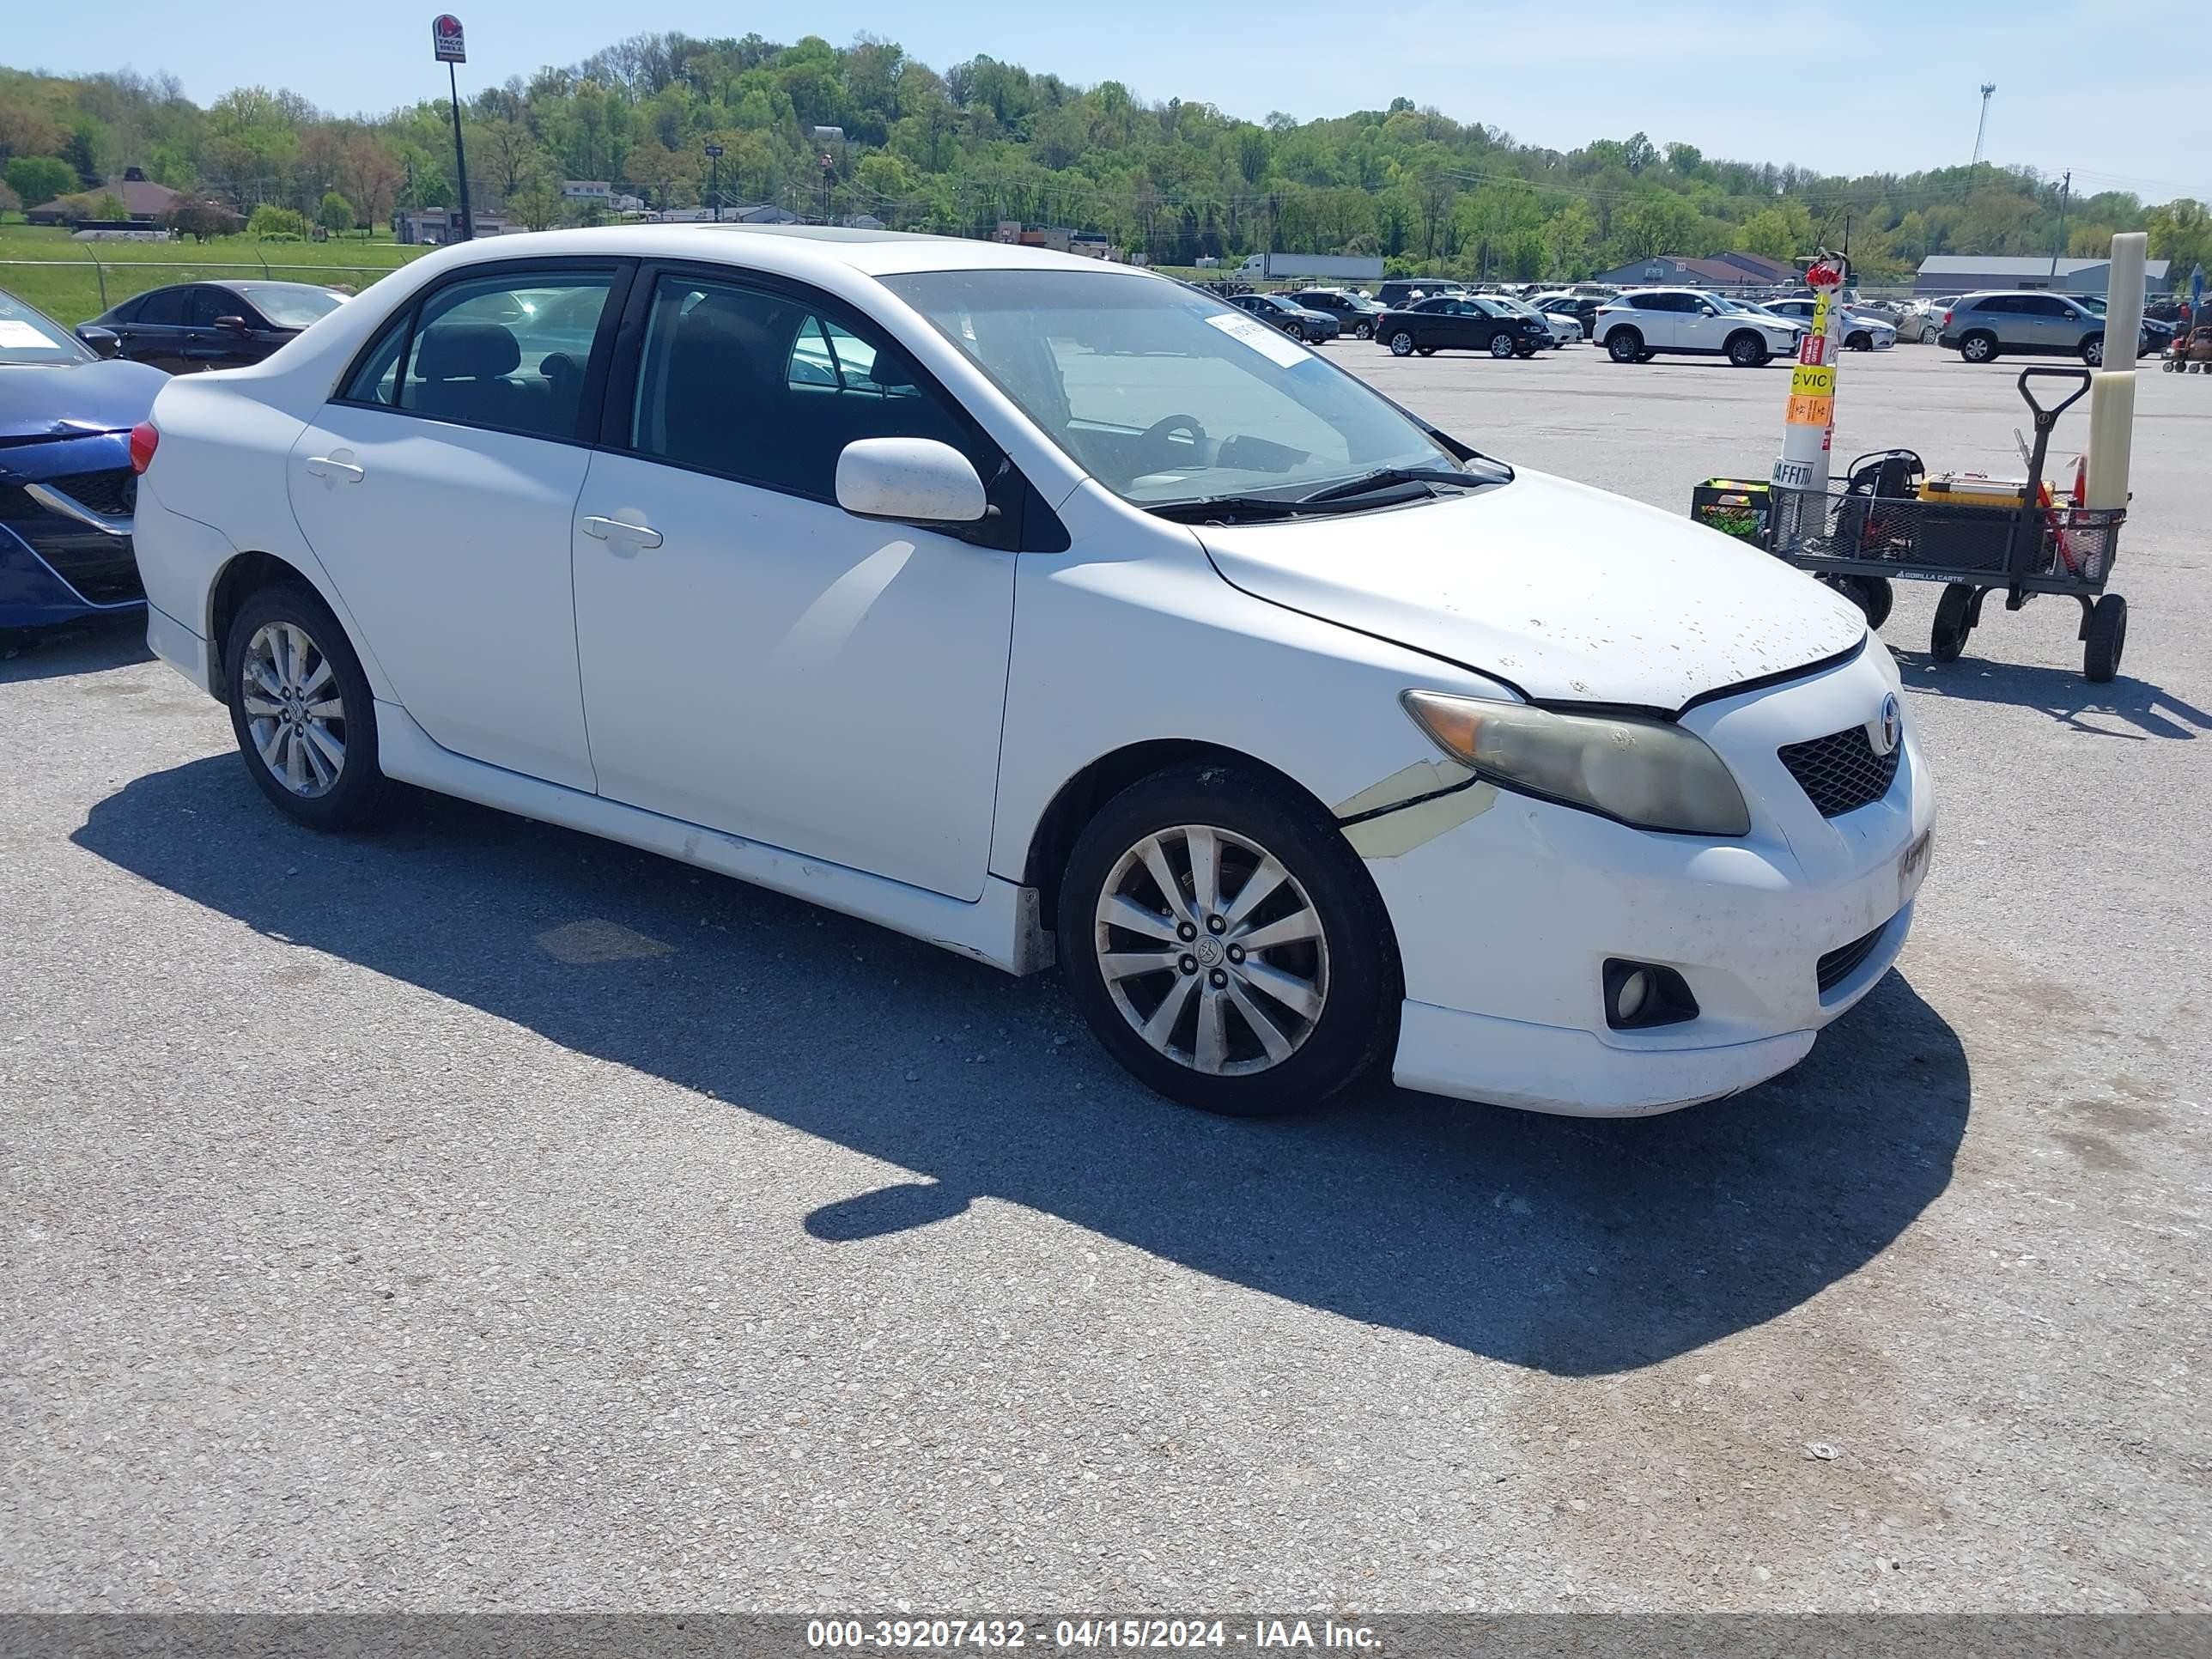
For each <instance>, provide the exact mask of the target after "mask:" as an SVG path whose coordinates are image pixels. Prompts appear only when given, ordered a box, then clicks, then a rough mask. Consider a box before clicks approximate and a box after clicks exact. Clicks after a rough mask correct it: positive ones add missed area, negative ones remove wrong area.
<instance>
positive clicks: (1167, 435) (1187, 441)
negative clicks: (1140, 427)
mask: <svg viewBox="0 0 2212 1659" xmlns="http://www.w3.org/2000/svg"><path fill="white" fill-rule="evenodd" d="M1179 432H1180V433H1183V434H1187V436H1186V437H1185V438H1184V439H1183V440H1182V441H1181V442H1177V441H1176V434H1177V433H1179ZM1205 441H1206V428H1204V427H1202V426H1200V424H1199V423H1198V417H1197V416H1195V415H1169V416H1163V417H1162V418H1161V419H1159V420H1157V421H1154V422H1152V424H1151V425H1150V426H1148V427H1146V428H1145V435H1144V436H1143V437H1141V438H1139V439H1138V440H1137V454H1138V459H1139V465H1140V466H1141V468H1142V469H1143V471H1146V472H1166V471H1172V470H1174V469H1176V468H1179V467H1185V466H1194V465H1202V460H1201V458H1200V454H1199V446H1200V445H1201V444H1203V443H1204V442H1205Z"/></svg>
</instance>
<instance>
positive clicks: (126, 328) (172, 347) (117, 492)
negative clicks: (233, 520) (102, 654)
mask: <svg viewBox="0 0 2212 1659" xmlns="http://www.w3.org/2000/svg"><path fill="white" fill-rule="evenodd" d="M345 298H346V296H345V295H343V293H341V292H339V291H338V290H337V289H328V288H321V287H318V286H315V285H313V284H310V283H276V282H244V283H175V284H173V285H172V286H170V287H167V288H160V289H154V290H153V291H151V292H150V293H147V294H140V295H133V296H132V297H131V298H130V299H127V300H125V301H121V302H120V303H118V304H117V305H114V306H112V307H109V308H108V309H107V310H106V311H105V312H103V313H100V316H98V317H96V318H94V319H92V320H91V321H90V322H88V323H84V324H82V325H79V326H78V327H76V329H75V330H70V329H67V328H64V327H63V326H62V325H61V324H59V323H58V322H56V321H55V320H54V319H52V318H51V317H48V316H46V314H45V313H43V312H40V311H39V310H38V309H36V308H35V307H32V306H29V305H27V304H25V303H24V302H23V301H21V300H18V299H15V297H14V296H13V295H9V294H6V293H4V292H0V655H7V654H12V653H15V651H17V650H20V649H21V648H23V647H25V646H26V645H27V644H28V643H29V642H30V641H32V640H33V639H35V638H36V635H35V634H33V632H32V631H31V630H33V629H39V628H44V627H50V626H52V625H54V624H56V623H69V622H75V621H77V620H79V619H81V618H83V617H96V616H100V615H103V614H108V613H117V614H128V613H135V612H137V611H140V610H142V609H143V606H144V604H145V591H144V589H143V587H142V586H140V585H139V578H138V566H137V559H136V558H135V556H133V550H132V546H131V528H132V517H133V512H134V509H135V506H136V501H137V482H138V480H137V473H136V472H134V471H132V470H131V428H133V427H134V426H136V425H137V424H138V423H139V422H142V421H143V420H144V419H145V418H146V416H147V414H148V412H149V410H151V409H152V408H153V406H154V398H155V394H156V393H157V392H160V391H161V386H162V385H163V384H164V383H165V382H166V381H167V380H168V378H169V376H170V375H172V374H188V373H191V372H192V371H194V370H197V369H205V368H238V367H240V366H243V365H245V364H247V363H258V362H261V361H262V360H263V359H264V358H265V357H267V356H270V354H272V353H273V352H275V351H276V349H277V348H278V347H280V346H282V345H283V344H284V343H285V342H286V341H288V340H289V339H291V338H292V337H294V336H295V335H297V334H298V333H299V332H300V331H301V330H302V329H304V328H306V327H307V325H309V324H310V323H313V322H314V321H315V320H316V319H318V318H320V317H323V316H325V315H326V314H327V313H330V312H332V311H335V310H336V309H337V307H339V306H340V305H341V304H343V302H344V301H345Z"/></svg>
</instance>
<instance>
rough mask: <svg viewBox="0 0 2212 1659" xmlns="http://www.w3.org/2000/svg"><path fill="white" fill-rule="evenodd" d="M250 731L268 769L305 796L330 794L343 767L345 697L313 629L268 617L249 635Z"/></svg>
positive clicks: (292, 790) (245, 694)
mask: <svg viewBox="0 0 2212 1659" xmlns="http://www.w3.org/2000/svg"><path fill="white" fill-rule="evenodd" d="M244 675H245V687H244V691H243V702H244V704H245V708H246V734H247V736H248V737H249V738H251V739H252V743H253V747H254V750H255V752H256V753H258V755H259V756H260V757H261V763H262V764H263V765H264V767H266V768H267V769H269V775H270V777H272V778H274V779H275V780H276V781H277V782H278V783H280V784H282V785H283V787H284V788H285V789H286V790H287V791H288V792H289V793H292V794H295V795H297V796H299V797H301V799H305V800H313V799H318V798H319V797H320V796H324V795H327V794H329V793H330V792H331V790H332V789H334V788H336V787H337V781H338V779H339V777H340V776H341V775H343V773H344V771H345V760H346V750H345V735H346V710H345V699H344V698H343V696H341V695H340V694H339V690H338V685H337V671H336V670H335V669H334V668H333V666H332V665H331V659H329V658H328V657H327V656H325V654H324V653H323V651H322V648H321V647H319V646H318V645H317V644H316V643H315V641H314V640H313V636H311V635H309V634H308V632H307V629H304V628H302V627H301V626H300V625H299V623H293V622H272V623H264V624H263V625H262V626H261V627H259V628H258V629H255V630H254V632H253V637H252V639H250V640H249V641H246V664H245V669H244Z"/></svg>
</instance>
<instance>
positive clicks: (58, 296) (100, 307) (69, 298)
mask: <svg viewBox="0 0 2212 1659" xmlns="http://www.w3.org/2000/svg"><path fill="white" fill-rule="evenodd" d="M395 251H396V250H395ZM423 251H424V252H427V251H428V250H423ZM234 252H235V251H234V250H233V249H228V248H226V249H224V250H222V253H223V255H224V257H222V258H215V259H189V258H185V259H101V258H95V257H94V256H92V255H90V254H86V255H85V256H83V257H82V258H70V259H12V258H0V289H6V290H7V291H8V292H9V293H10V294H12V295H15V297H16V298H18V299H20V300H21V301H24V302H25V303H26V304H27V305H33V306H36V307H38V308H39V309H40V311H43V312H45V313H46V314H47V315H48V316H50V317H52V318H53V319H55V320H56V321H57V322H60V323H63V324H66V325H76V324H78V323H82V322H86V321H88V320H89V319H92V318H94V317H97V316H99V315H100V314H101V313H104V312H105V311H106V310H107V309H108V307H111V306H115V305H119V304H121V303H122V302H123V301H125V300H127V299H129V298H131V295H134V294H143V293H145V292H147V291H148V290H149V289H156V288H167V287H169V286H170V285H171V284H173V283H197V282H202V281H206V280H209V279H213V280H215V281H218V282H226V281H227V282H238V281H244V280H252V279H258V280H261V281H266V282H279V283H315V284H316V285H318V286H319V287H324V288H337V289H345V290H347V291H348V292H349V293H358V292H360V291H361V290H362V289H365V288H367V287H368V285H369V284H370V283H374V282H375V281H376V280H377V279H378V278H379V277H380V276H390V275H391V274H392V272H393V271H395V270H399V269H400V268H401V267H402V266H403V265H404V264H406V263H407V261H406V260H405V259H400V260H398V261H396V262H394V263H393V264H381V265H369V264H325V263H323V262H322V261H319V260H318V261H315V262H313V263H306V262H301V261H298V260H288V259H286V258H284V257H283V252H284V251H283V250H282V249H279V250H276V254H277V257H276V258H267V257H264V256H261V255H258V254H257V255H256V256H255V257H254V258H252V259H250V260H245V261H241V260H240V259H238V258H235V257H234ZM409 252H410V254H411V253H412V252H415V251H414V250H409Z"/></svg>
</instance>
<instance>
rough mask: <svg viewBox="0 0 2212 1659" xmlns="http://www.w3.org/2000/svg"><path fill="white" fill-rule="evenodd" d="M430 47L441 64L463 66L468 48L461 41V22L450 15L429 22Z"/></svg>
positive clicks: (467, 54)
mask: <svg viewBox="0 0 2212 1659" xmlns="http://www.w3.org/2000/svg"><path fill="white" fill-rule="evenodd" d="M430 46H431V49H432V50H433V51H434V52H436V53H437V58H438V61H439V62H440V63H441V64H465V63H467V62H468V61H469V51H468V47H467V46H465V44H464V43H463V41H462V39H461V20H460V19H459V18H458V17H455V16H453V15H452V14H451V13H448V14H447V15H445V16H443V17H434V18H432V19H431V20H430Z"/></svg>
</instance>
